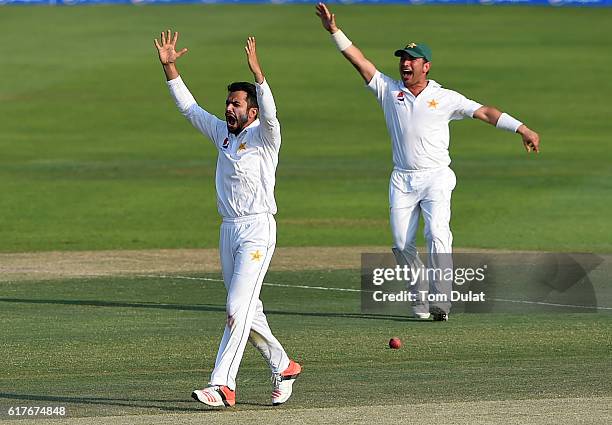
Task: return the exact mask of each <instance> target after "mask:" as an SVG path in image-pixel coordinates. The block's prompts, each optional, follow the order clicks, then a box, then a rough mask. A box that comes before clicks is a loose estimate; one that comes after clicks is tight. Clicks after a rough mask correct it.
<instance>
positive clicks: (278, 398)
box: [272, 360, 302, 406]
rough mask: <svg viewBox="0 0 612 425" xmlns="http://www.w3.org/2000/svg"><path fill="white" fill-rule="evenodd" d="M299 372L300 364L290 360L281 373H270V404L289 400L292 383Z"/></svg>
mask: <svg viewBox="0 0 612 425" xmlns="http://www.w3.org/2000/svg"><path fill="white" fill-rule="evenodd" d="M301 372H302V366H300V365H299V363H296V362H294V361H293V360H290V361H289V366H288V367H287V369H285V370H283V371H282V372H281V373H275V374H272V405H274V406H278V405H279V404H283V403H284V402H286V401H287V400H289V397H291V392H292V390H293V383H294V382H295V380H296V379H297V377H298V376H300V373H301Z"/></svg>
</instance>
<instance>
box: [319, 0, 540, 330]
mask: <svg viewBox="0 0 612 425" xmlns="http://www.w3.org/2000/svg"><path fill="white" fill-rule="evenodd" d="M316 13H317V15H318V16H319V18H321V23H322V24H323V28H325V29H326V30H327V31H328V32H329V33H330V34H331V38H332V40H333V42H334V43H335V45H336V47H337V48H338V50H340V52H342V54H343V55H344V57H345V58H346V59H347V60H348V61H349V62H350V63H351V64H352V65H353V66H354V67H355V68H356V69H357V71H358V72H359V74H360V75H361V77H362V78H363V79H364V80H365V82H366V84H367V87H368V89H370V90H371V91H372V93H374V95H375V96H376V99H377V100H378V103H379V104H380V105H381V106H382V109H383V113H384V116H385V121H386V124H387V130H388V132H389V135H390V136H391V147H392V151H393V172H392V173H391V180H390V184H389V203H390V223H391V232H392V235H393V253H394V255H395V258H396V260H397V262H398V264H400V265H407V266H409V267H410V268H411V270H416V269H419V268H421V269H422V268H423V264H422V263H421V261H420V260H419V257H418V252H417V249H416V245H415V240H416V231H417V228H418V223H419V217H420V215H421V214H422V215H423V218H424V221H425V239H426V241H427V249H428V254H429V258H428V262H429V264H428V266H429V268H430V269H434V270H436V269H437V270H445V269H447V268H448V267H450V268H451V269H452V258H451V254H452V241H453V236H452V233H451V230H450V218H451V193H452V191H453V189H454V188H455V183H456V179H455V173H454V172H453V171H452V170H451V169H450V168H449V165H450V163H451V160H450V156H449V152H448V145H449V128H448V123H449V122H450V121H451V120H459V119H463V118H477V119H479V120H482V121H484V122H486V123H489V124H492V125H494V126H496V127H497V128H500V129H502V130H507V131H511V132H513V133H518V134H519V135H520V136H521V137H522V139H523V145H524V146H525V149H526V150H527V152H532V151H533V152H539V150H540V147H539V145H540V138H539V136H538V134H537V133H535V132H534V131H532V130H530V129H529V128H528V127H527V126H526V125H525V124H523V123H522V122H520V121H518V120H517V119H515V118H513V117H511V116H510V115H508V114H506V113H502V112H501V111H499V110H498V109H497V108H494V107H492V106H483V105H481V104H479V103H477V102H474V101H473V100H470V99H467V98H466V97H465V96H463V95H461V94H460V93H457V92H456V91H453V90H449V89H445V88H443V87H442V86H441V85H440V84H438V83H437V82H435V81H434V80H429V79H428V78H427V74H428V72H429V70H430V68H431V60H432V55H431V50H430V49H429V47H428V46H427V45H425V44H422V43H409V44H408V45H406V46H405V47H403V48H401V49H399V50H396V51H395V56H396V57H398V58H399V77H400V79H399V80H394V79H393V78H391V77H388V76H387V75H384V74H382V73H381V72H380V71H378V70H377V69H376V66H375V65H374V64H373V63H372V62H370V61H369V60H368V59H367V58H366V57H365V56H364V55H363V53H362V52H361V50H359V49H358V48H357V47H356V46H355V45H354V44H353V43H352V42H351V41H350V40H349V39H348V37H347V36H346V35H345V34H344V33H343V32H342V31H341V30H340V29H339V28H338V26H337V25H336V19H335V15H334V14H333V13H331V12H330V11H329V9H328V8H327V6H325V4H323V3H319V4H318V5H317V6H316ZM413 276H414V273H413ZM428 276H429V275H428ZM411 284H412V285H411V290H412V291H413V292H414V293H415V294H416V295H417V297H416V298H417V301H416V302H415V303H414V304H413V306H412V308H413V315H414V317H415V318H419V319H429V318H430V316H433V319H434V320H437V321H444V320H448V314H449V311H450V294H451V289H452V280H451V279H448V278H440V276H439V275H435V274H433V275H432V276H431V277H430V278H429V280H428V279H419V280H418V281H417V282H411ZM422 291H423V292H428V293H430V294H435V299H436V302H435V304H434V303H431V305H430V303H428V302H427V298H426V297H422V296H420V295H419V294H421V293H423V292H422ZM437 294H445V295H446V297H444V296H441V297H440V296H438V295H437ZM445 298H446V300H445ZM438 300H440V301H438Z"/></svg>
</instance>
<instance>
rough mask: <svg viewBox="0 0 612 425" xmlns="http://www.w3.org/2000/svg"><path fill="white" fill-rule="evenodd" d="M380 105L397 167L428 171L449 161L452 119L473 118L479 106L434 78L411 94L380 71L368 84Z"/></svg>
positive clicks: (443, 165) (446, 164)
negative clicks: (421, 89) (424, 86)
mask: <svg viewBox="0 0 612 425" xmlns="http://www.w3.org/2000/svg"><path fill="white" fill-rule="evenodd" d="M368 88H369V89H370V90H372V92H373V93H374V95H375V96H376V98H377V99H378V103H380V105H381V106H382V108H383V113H384V115H385V121H386V122H387V130H388V131H389V135H390V136H391V145H392V151H393V166H394V169H396V170H400V171H401V170H410V171H412V170H427V169H433V168H439V167H446V166H448V165H449V164H450V163H451V159H450V155H449V153H448V143H449V139H450V136H449V130H448V123H449V122H450V121H451V120H459V119H463V118H466V117H470V118H471V117H473V115H474V112H475V111H476V110H477V109H478V108H480V107H481V106H482V105H481V104H479V103H477V102H474V101H473V100H470V99H467V98H466V97H465V96H463V95H462V94H460V93H457V92H456V91H453V90H448V89H445V88H442V86H441V85H440V84H438V83H436V82H435V81H433V80H429V82H428V84H427V87H426V88H425V90H423V91H422V92H421V93H420V94H419V95H418V96H416V97H415V96H414V95H413V94H412V93H411V92H410V90H408V89H407V88H406V87H405V86H404V83H403V82H402V81H401V80H394V79H392V78H390V77H388V76H386V75H384V74H382V73H381V72H379V71H376V74H374V77H373V78H372V80H371V81H370V82H369V84H368Z"/></svg>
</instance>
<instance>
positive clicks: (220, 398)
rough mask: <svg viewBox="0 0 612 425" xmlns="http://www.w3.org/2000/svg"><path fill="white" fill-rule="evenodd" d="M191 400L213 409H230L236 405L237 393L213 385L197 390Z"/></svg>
mask: <svg viewBox="0 0 612 425" xmlns="http://www.w3.org/2000/svg"><path fill="white" fill-rule="evenodd" d="M191 398H193V399H194V400H196V401H199V402H201V403H204V404H206V405H208V406H212V407H230V406H233V405H234V404H236V391H232V390H230V389H229V387H227V386H225V385H213V386H210V387H206V388H203V389H201V390H195V391H194V392H192V393H191Z"/></svg>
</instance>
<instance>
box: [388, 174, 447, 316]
mask: <svg viewBox="0 0 612 425" xmlns="http://www.w3.org/2000/svg"><path fill="white" fill-rule="evenodd" d="M456 183H457V180H456V177H455V173H454V172H453V170H451V169H450V168H449V167H441V168H435V169H431V170H417V171H406V170H393V172H392V173H391V181H390V184H389V203H390V205H391V210H390V215H391V216H390V222H391V232H392V234H393V254H394V255H395V258H396V261H397V263H398V264H400V265H408V266H409V267H410V268H411V269H412V270H415V269H418V268H423V267H424V265H423V263H422V262H421V260H420V259H419V256H418V252H417V249H416V232H417V229H418V227H419V217H420V215H421V214H422V215H423V219H424V221H425V229H424V230H425V232H424V233H425V240H426V242H427V251H428V267H429V268H430V269H437V270H445V269H448V268H450V269H452V267H453V262H452V255H451V254H452V244H453V234H452V233H451V230H450V218H451V194H452V191H453V189H454V188H455V184H456ZM413 283H414V285H411V286H410V287H409V289H410V291H411V292H412V293H414V294H415V295H416V299H417V301H416V302H415V303H413V312H414V313H428V312H429V309H430V307H431V306H434V305H435V306H436V307H438V308H440V309H442V310H443V311H444V312H446V313H448V312H449V311H450V307H451V305H450V296H451V290H452V279H444V278H439V275H433V274H432V275H430V278H429V279H418V280H417V281H416V282H413ZM424 293H427V294H431V295H432V296H433V297H435V299H436V301H435V302H431V303H430V302H429V301H428V298H427V296H423V294H424ZM437 294H443V295H442V296H437ZM430 304H431V305H430Z"/></svg>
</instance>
